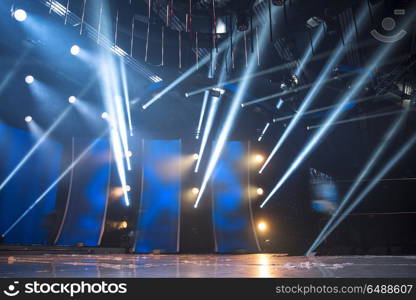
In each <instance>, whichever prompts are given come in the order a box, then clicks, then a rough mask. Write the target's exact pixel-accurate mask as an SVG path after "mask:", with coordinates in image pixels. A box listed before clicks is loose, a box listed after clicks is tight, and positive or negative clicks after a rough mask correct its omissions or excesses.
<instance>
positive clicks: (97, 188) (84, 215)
mask: <svg viewBox="0 0 416 300" xmlns="http://www.w3.org/2000/svg"><path fill="white" fill-rule="evenodd" d="M91 142H92V141H91V140H88V141H87V140H83V139H76V140H75V149H76V150H75V156H74V157H75V158H77V157H78V156H79V154H80V153H81V152H82V151H84V149H85V148H87V147H88V144H89V143H91ZM110 169H111V162H110V146H109V143H108V141H107V140H99V141H97V143H96V144H95V145H94V147H93V148H92V149H91V150H90V152H89V153H88V154H87V155H86V156H85V158H84V159H82V160H81V161H80V162H79V163H78V164H77V166H76V167H75V168H74V170H73V172H74V174H73V181H72V189H71V190H70V198H69V205H68V210H67V213H66V217H65V219H64V223H63V227H62V231H61V234H60V236H59V238H58V242H57V244H58V245H63V246H72V245H74V244H76V243H79V242H81V243H84V245H85V246H98V245H99V243H100V239H101V232H102V228H103V226H104V219H105V211H106V207H107V196H108V195H107V192H108V191H107V190H108V183H109V176H110Z"/></svg>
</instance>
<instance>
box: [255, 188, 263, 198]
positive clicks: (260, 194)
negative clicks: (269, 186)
mask: <svg viewBox="0 0 416 300" xmlns="http://www.w3.org/2000/svg"><path fill="white" fill-rule="evenodd" d="M256 193H257V195H259V196H262V195H263V194H264V190H263V189H262V188H260V187H259V188H257V190H256Z"/></svg>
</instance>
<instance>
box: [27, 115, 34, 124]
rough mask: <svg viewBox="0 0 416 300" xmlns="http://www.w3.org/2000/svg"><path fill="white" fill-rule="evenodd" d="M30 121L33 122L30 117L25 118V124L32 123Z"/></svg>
mask: <svg viewBox="0 0 416 300" xmlns="http://www.w3.org/2000/svg"><path fill="white" fill-rule="evenodd" d="M32 120H33V118H32V117H31V116H26V117H25V122H26V123H30V122H32Z"/></svg>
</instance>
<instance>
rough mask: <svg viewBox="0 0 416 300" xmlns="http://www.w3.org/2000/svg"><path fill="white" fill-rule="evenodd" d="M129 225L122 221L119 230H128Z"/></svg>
mask: <svg viewBox="0 0 416 300" xmlns="http://www.w3.org/2000/svg"><path fill="white" fill-rule="evenodd" d="M128 225H129V224H128V223H127V222H126V221H122V222H120V223H119V224H118V229H119V230H121V229H126V228H127V226H128Z"/></svg>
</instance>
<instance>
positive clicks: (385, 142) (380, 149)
mask: <svg viewBox="0 0 416 300" xmlns="http://www.w3.org/2000/svg"><path fill="white" fill-rule="evenodd" d="M407 112H408V109H405V110H404V111H402V114H401V115H400V116H399V118H398V119H397V120H395V121H394V122H393V124H392V126H391V127H390V128H389V129H388V131H387V133H386V134H385V135H384V137H383V139H382V140H381V143H380V144H379V145H377V147H376V150H375V151H374V152H373V154H372V155H371V157H370V159H369V160H368V162H367V163H366V165H365V166H364V168H363V169H362V170H361V172H360V174H359V175H358V177H357V178H356V179H355V181H354V183H353V184H352V186H351V187H350V188H349V190H348V191H347V193H346V194H345V196H344V198H343V199H342V201H341V204H340V205H339V206H338V208H337V209H336V211H335V212H334V213H333V214H332V216H331V218H330V219H329V220H328V222H327V223H326V224H325V226H324V228H323V229H322V231H321V233H320V234H319V235H318V237H317V238H316V239H315V241H314V242H313V244H312V246H311V247H310V248H309V250H308V251H307V255H309V254H310V253H311V252H312V251H313V250H314V249H316V246H317V245H319V244H320V242H321V240H322V237H323V236H324V234H325V233H326V231H327V230H328V228H329V227H330V226H331V225H332V223H333V222H334V221H335V219H336V218H337V217H338V215H339V214H340V212H341V211H342V210H343V209H344V207H345V206H346V205H347V203H348V202H349V201H350V199H351V197H352V195H353V194H354V193H355V192H356V190H357V189H358V188H359V187H360V185H361V183H362V181H363V180H364V179H365V178H366V177H367V176H368V174H369V173H370V172H371V171H372V170H373V168H374V167H375V165H376V163H377V162H378V160H379V158H381V156H382V155H383V153H384V151H385V150H386V149H387V147H388V146H389V145H390V144H391V141H392V139H393V138H394V137H395V136H396V134H397V132H398V131H399V130H400V128H401V127H402V125H403V123H404V121H405V120H406V117H407Z"/></svg>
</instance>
